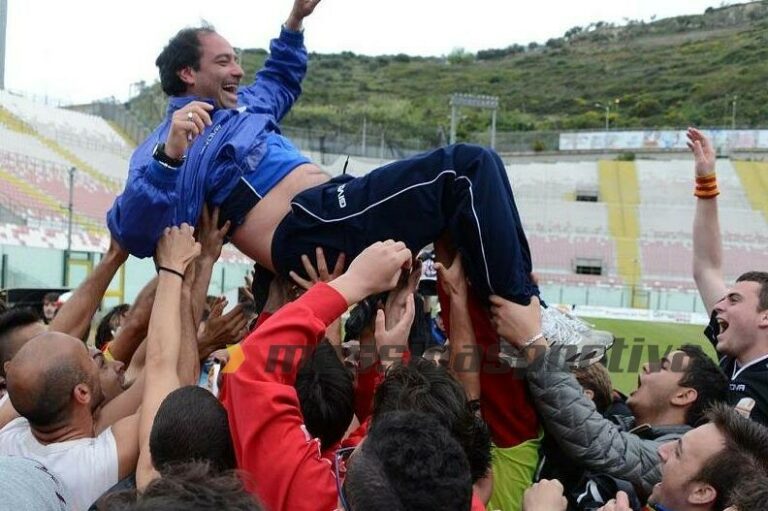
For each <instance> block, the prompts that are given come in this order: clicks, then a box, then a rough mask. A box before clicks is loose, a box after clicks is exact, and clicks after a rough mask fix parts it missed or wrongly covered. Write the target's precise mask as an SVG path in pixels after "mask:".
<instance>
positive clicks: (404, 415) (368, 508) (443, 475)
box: [344, 412, 472, 511]
mask: <svg viewBox="0 0 768 511" xmlns="http://www.w3.org/2000/svg"><path fill="white" fill-rule="evenodd" d="M344 490H345V493H346V495H347V500H348V502H349V505H350V508H351V509H352V510H354V511H363V510H364V511H405V510H409V509H418V510H420V511H433V510H434V511H454V510H455V511H467V510H469V509H470V506H471V502H472V477H471V474H470V469H469V463H468V462H467V459H466V457H465V455H464V450H463V449H462V447H461V446H460V445H459V443H458V442H457V441H456V439H455V438H454V436H453V435H452V434H451V433H450V432H449V431H448V430H447V429H445V428H444V427H443V426H442V425H441V424H440V423H439V421H438V420H437V419H436V418H434V417H431V416H430V415H428V414H424V413H418V412H389V413H385V414H383V415H381V416H380V417H378V418H377V419H376V420H375V421H373V422H372V424H371V428H370V429H369V431H368V435H367V437H366V439H365V441H364V442H363V444H362V445H361V446H360V448H359V451H358V452H356V453H355V454H353V456H352V458H351V459H350V462H349V467H348V470H347V477H346V480H345V482H344Z"/></svg>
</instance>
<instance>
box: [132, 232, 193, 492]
mask: <svg viewBox="0 0 768 511" xmlns="http://www.w3.org/2000/svg"><path fill="white" fill-rule="evenodd" d="M192 233H193V230H192V228H191V227H190V226H189V225H187V224H182V225H181V227H173V228H168V229H166V231H165V234H164V235H163V237H162V238H160V241H159V242H158V244H157V253H156V259H157V265H158V268H159V270H160V273H159V275H158V284H157V293H156V299H155V303H154V305H153V307H152V317H151V319H150V321H149V332H148V335H147V360H146V365H145V370H144V375H145V376H144V377H145V385H144V398H143V400H142V407H141V412H140V417H139V449H140V450H139V463H138V466H137V470H136V485H137V488H138V489H139V490H142V489H143V488H144V487H146V485H147V484H148V483H149V482H150V481H151V480H152V479H153V478H154V477H155V471H154V468H153V467H152V459H151V456H150V453H149V434H150V431H151V430H152V423H153V422H154V420H155V415H156V413H157V409H158V408H159V407H160V404H161V403H162V402H163V400H164V399H165V397H166V396H167V395H168V394H169V393H170V392H172V391H173V390H174V389H177V388H178V387H179V386H180V380H179V374H178V372H177V365H178V360H179V355H180V353H181V344H182V340H181V313H180V310H181V288H182V280H183V275H184V273H185V271H186V269H187V266H188V265H189V264H190V263H191V262H192V260H193V259H194V258H195V257H197V255H198V254H199V253H200V245H199V244H198V243H197V242H195V240H194V237H193V235H192Z"/></svg>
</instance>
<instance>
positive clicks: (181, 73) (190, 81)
mask: <svg viewBox="0 0 768 511" xmlns="http://www.w3.org/2000/svg"><path fill="white" fill-rule="evenodd" d="M176 76H178V77H179V80H181V81H182V82H184V83H186V84H187V85H188V86H189V87H194V86H195V77H196V73H195V70H194V69H192V66H187V67H185V68H182V69H180V70H178V71H176Z"/></svg>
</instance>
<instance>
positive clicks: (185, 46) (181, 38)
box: [155, 25, 216, 96]
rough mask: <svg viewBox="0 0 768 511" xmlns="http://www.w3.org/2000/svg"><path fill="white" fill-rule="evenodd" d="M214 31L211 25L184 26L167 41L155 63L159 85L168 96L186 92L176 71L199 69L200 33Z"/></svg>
mask: <svg viewBox="0 0 768 511" xmlns="http://www.w3.org/2000/svg"><path fill="white" fill-rule="evenodd" d="M215 32H216V30H215V29H214V28H213V26H212V25H203V26H201V27H195V28H184V29H181V30H179V32H178V33H177V34H176V35H175V36H173V37H172V38H171V40H170V41H168V44H167V45H166V46H165V48H163V51H161V52H160V55H158V56H157V59H156V60H155V65H156V66H157V67H158V69H159V70H160V86H161V87H162V89H163V92H165V93H166V94H167V95H168V96H180V95H183V94H184V93H186V92H187V84H186V83H184V82H183V81H182V79H181V78H179V75H178V72H179V71H181V70H182V69H184V68H186V67H191V68H192V69H194V70H195V71H197V70H199V69H200V57H201V56H202V50H201V48H202V44H201V43H200V34H212V33H215Z"/></svg>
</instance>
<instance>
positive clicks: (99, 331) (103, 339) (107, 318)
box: [94, 303, 131, 350]
mask: <svg viewBox="0 0 768 511" xmlns="http://www.w3.org/2000/svg"><path fill="white" fill-rule="evenodd" d="M130 307H131V306H130V305H128V304H127V303H123V304H120V305H116V306H115V307H113V308H112V310H110V311H109V312H107V313H106V314H105V315H104V317H103V318H101V321H99V326H98V327H97V328H96V338H95V339H94V345H95V346H96V349H99V350H103V349H104V345H105V344H107V343H109V342H111V341H112V339H113V335H112V325H111V324H110V323H111V322H112V318H114V317H115V316H122V315H123V314H125V313H127V312H128V309H130Z"/></svg>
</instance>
